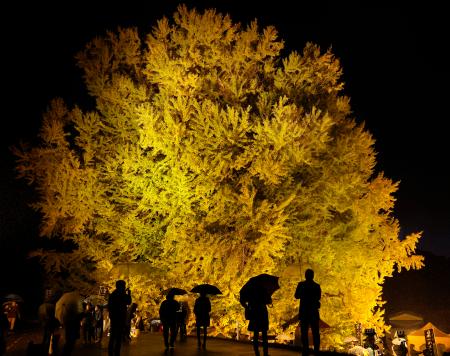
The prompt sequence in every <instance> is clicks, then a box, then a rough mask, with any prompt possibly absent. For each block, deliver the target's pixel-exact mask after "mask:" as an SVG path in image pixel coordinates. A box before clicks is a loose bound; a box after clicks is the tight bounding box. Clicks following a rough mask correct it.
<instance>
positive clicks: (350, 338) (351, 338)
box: [344, 336, 359, 344]
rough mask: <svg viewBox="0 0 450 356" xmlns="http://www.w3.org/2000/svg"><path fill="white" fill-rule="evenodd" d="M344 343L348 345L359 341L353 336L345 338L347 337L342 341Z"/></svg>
mask: <svg viewBox="0 0 450 356" xmlns="http://www.w3.org/2000/svg"><path fill="white" fill-rule="evenodd" d="M344 342H345V343H346V344H350V343H352V342H359V340H358V339H357V338H356V337H354V336H347V337H346V338H345V339H344Z"/></svg>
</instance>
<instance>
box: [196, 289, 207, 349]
mask: <svg viewBox="0 0 450 356" xmlns="http://www.w3.org/2000/svg"><path fill="white" fill-rule="evenodd" d="M210 312H211V302H210V301H209V298H208V297H207V296H206V293H205V292H202V293H200V296H199V297H198V298H197V299H196V300H195V304H194V314H195V325H196V326H197V342H198V348H201V347H202V348H203V349H206V334H207V330H208V326H209V324H210V318H209V313H210ZM201 328H203V344H202V343H201V342H200V340H201V337H200V334H201Z"/></svg>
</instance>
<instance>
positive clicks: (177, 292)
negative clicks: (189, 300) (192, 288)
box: [163, 287, 187, 295]
mask: <svg viewBox="0 0 450 356" xmlns="http://www.w3.org/2000/svg"><path fill="white" fill-rule="evenodd" d="M163 294H164V295H168V294H172V295H185V294H187V291H185V290H184V289H181V288H175V287H173V288H169V289H165V290H163Z"/></svg>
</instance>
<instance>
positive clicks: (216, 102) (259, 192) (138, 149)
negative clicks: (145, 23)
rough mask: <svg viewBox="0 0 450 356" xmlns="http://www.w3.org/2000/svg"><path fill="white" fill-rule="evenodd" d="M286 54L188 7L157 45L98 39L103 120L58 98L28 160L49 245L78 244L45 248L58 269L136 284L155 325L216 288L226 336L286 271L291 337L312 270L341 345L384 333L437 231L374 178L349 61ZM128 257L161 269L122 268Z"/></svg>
mask: <svg viewBox="0 0 450 356" xmlns="http://www.w3.org/2000/svg"><path fill="white" fill-rule="evenodd" d="M282 48H283V42H282V41H280V40H279V39H278V37H277V33H276V30H275V29H274V28H271V27H269V28H266V29H263V30H262V31H261V30H260V29H259V28H258V26H257V24H256V22H254V23H252V24H250V25H249V26H248V27H246V28H244V27H242V26H241V25H239V24H234V23H232V21H231V20H230V18H229V17H228V16H223V15H221V14H217V13H216V12H215V11H214V10H208V11H205V12H204V13H199V12H197V11H195V10H188V9H187V8H186V7H183V6H181V7H179V9H178V11H177V13H176V14H175V15H174V17H173V21H169V20H168V19H166V18H164V19H161V20H160V21H158V22H157V24H156V25H155V26H154V28H153V31H152V32H151V33H150V34H148V36H147V37H146V39H145V41H142V40H141V38H140V37H139V35H138V32H137V30H136V29H119V30H118V32H117V33H111V32H109V33H107V35H106V36H105V37H104V38H96V39H94V40H93V41H92V42H91V43H89V44H88V45H87V47H86V49H85V50H84V51H83V52H82V53H80V54H79V55H78V56H77V60H78V65H79V66H80V68H81V69H82V70H83V72H84V80H85V82H86V86H87V90H88V91H89V93H90V94H91V95H92V96H93V97H94V98H95V100H96V109H95V110H94V111H92V112H82V110H81V109H79V108H74V109H69V108H67V107H66V106H65V104H64V103H63V102H62V100H60V99H58V100H54V101H53V102H52V104H51V106H50V108H49V110H48V112H47V114H46V115H45V116H44V118H43V124H42V129H41V133H40V138H41V144H40V145H39V146H38V147H34V148H31V149H29V150H26V149H24V150H17V151H16V154H17V156H18V158H19V160H18V169H19V171H20V172H21V174H22V175H23V176H24V177H25V178H26V179H28V181H29V182H30V183H31V184H33V185H35V187H36V189H37V191H38V193H39V199H38V201H37V202H35V204H34V206H35V208H36V209H38V210H39V211H40V212H41V213H42V228H41V233H42V235H43V236H47V237H50V238H57V239H64V240H68V241H71V242H72V243H73V248H72V250H71V252H67V251H66V252H64V253H62V252H49V251H40V252H39V253H38V254H39V255H40V256H41V257H42V258H43V260H44V261H45V263H46V266H47V267H48V270H49V272H52V273H53V274H61V273H65V274H64V275H65V276H69V278H68V279H67V280H65V281H64V282H65V283H72V284H73V285H75V286H77V287H78V288H84V289H86V288H90V286H92V285H93V283H106V284H112V283H113V282H114V279H116V278H119V277H121V276H122V277H123V278H128V280H129V283H130V285H131V288H132V290H133V293H134V295H135V298H136V300H138V301H139V303H140V304H142V305H143V306H144V308H147V309H148V310H150V311H151V312H152V313H154V314H155V313H156V310H157V306H158V303H159V301H160V299H161V290H163V289H166V288H168V287H171V286H177V287H181V288H185V289H188V290H189V289H190V288H192V287H193V286H194V285H196V284H198V283H211V284H215V285H217V286H218V287H219V288H220V289H221V290H222V291H223V296H222V297H220V298H217V299H214V300H213V325H214V326H215V327H216V332H217V333H218V332H221V333H224V334H225V335H230V333H232V332H233V331H234V329H235V327H236V322H239V324H240V325H241V327H244V325H245V322H244V320H243V312H242V309H241V307H240V305H239V302H238V294H239V289H240V287H241V286H242V285H243V284H244V283H245V282H246V280H247V279H248V278H250V277H251V276H253V275H256V274H259V273H263V272H268V273H272V274H275V275H279V276H280V277H281V278H280V284H281V290H279V291H277V292H276V293H275V294H274V303H273V304H274V306H273V308H272V309H270V317H271V332H275V333H280V332H281V326H282V325H283V323H284V322H285V321H287V320H288V319H291V318H292V317H293V316H294V315H295V314H296V313H297V306H298V305H297V303H298V301H296V300H295V299H294V298H293V295H294V291H295V286H296V284H297V282H299V280H300V279H301V278H302V277H303V275H302V274H303V273H304V271H305V270H306V268H313V269H314V270H315V273H316V280H317V281H318V282H319V283H320V284H321V286H322V290H323V300H322V309H321V315H322V319H323V320H325V321H326V322H327V323H328V324H330V325H331V329H330V330H328V331H327V332H328V334H327V336H326V337H325V344H327V343H328V344H334V345H337V344H339V342H340V340H341V339H342V337H343V336H347V335H348V334H349V333H351V332H352V331H353V326H354V323H355V322H361V323H363V325H364V326H365V327H375V328H377V330H378V331H379V332H380V331H383V330H384V328H385V326H384V324H383V310H382V305H383V301H382V300H381V294H382V285H383V281H384V279H385V278H386V277H389V276H391V275H392V272H393V270H394V268H395V267H397V268H399V269H401V268H403V267H404V268H420V267H421V265H422V258H421V257H420V256H415V255H414V252H415V246H416V244H417V242H418V240H419V238H420V234H414V235H411V236H409V237H408V238H407V239H406V240H403V241H400V240H399V224H398V221H397V220H396V219H395V218H394V217H393V214H392V212H393V207H394V201H395V199H394V193H395V191H396V190H397V188H398V187H397V184H396V183H393V182H392V181H391V180H389V179H387V178H385V177H384V176H383V175H382V174H379V175H375V174H374V167H375V164H376V160H375V152H374V148H373V143H374V139H373V138H372V136H371V135H370V133H368V132H367V131H366V130H365V129H364V127H363V126H361V125H357V124H356V123H355V122H354V120H353V119H352V117H351V111H350V105H349V99H348V98H347V97H345V96H343V95H342V93H341V92H342V89H343V83H342V81H341V79H340V77H341V67H340V64H339V62H338V60H337V59H336V58H335V57H334V56H333V54H332V53H331V52H330V51H326V52H325V53H322V52H321V51H320V49H319V48H318V47H317V46H315V45H313V44H311V43H308V44H307V45H306V47H305V49H304V50H303V53H291V54H290V55H288V57H287V58H281V56H280V51H281V49H282ZM124 263H135V264H136V263H137V264H143V265H146V266H149V268H148V269H146V270H145V271H144V272H142V271H141V272H139V271H137V272H136V271H134V272H132V273H131V275H130V273H128V274H126V273H122V274H120V273H119V274H118V273H113V271H114V266H118V265H120V264H124ZM141 309H142V308H141ZM292 328H293V326H291V327H290V330H291V331H292Z"/></svg>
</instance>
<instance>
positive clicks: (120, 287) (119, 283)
mask: <svg viewBox="0 0 450 356" xmlns="http://www.w3.org/2000/svg"><path fill="white" fill-rule="evenodd" d="M125 286H126V283H125V281H124V280H122V279H119V280H118V281H116V288H117V289H118V290H119V291H122V292H125Z"/></svg>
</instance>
